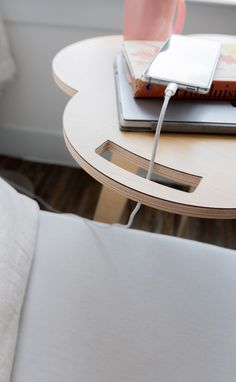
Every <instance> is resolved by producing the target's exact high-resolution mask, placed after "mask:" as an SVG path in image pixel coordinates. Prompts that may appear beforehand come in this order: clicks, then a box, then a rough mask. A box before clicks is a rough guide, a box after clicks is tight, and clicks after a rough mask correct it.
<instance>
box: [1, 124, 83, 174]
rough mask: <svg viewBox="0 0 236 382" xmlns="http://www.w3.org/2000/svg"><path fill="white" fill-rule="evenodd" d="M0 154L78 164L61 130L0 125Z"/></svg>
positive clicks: (68, 164)
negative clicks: (66, 144) (69, 150)
mask: <svg viewBox="0 0 236 382" xmlns="http://www.w3.org/2000/svg"><path fill="white" fill-rule="evenodd" d="M0 154H1V155H8V156H11V157H15V158H21V159H26V160H31V161H35V162H43V163H52V164H60V165H65V166H70V167H71V166H73V167H76V166H78V165H77V164H76V163H75V161H74V159H73V158H72V157H71V155H70V154H69V152H68V150H67V148H66V146H65V143H64V139H63V135H62V132H57V131H47V130H45V129H41V130H40V129H35V128H34V129H28V128H22V127H20V126H0Z"/></svg>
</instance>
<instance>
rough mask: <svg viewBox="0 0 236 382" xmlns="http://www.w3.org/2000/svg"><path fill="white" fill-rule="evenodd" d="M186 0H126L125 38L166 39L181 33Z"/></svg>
mask: <svg viewBox="0 0 236 382" xmlns="http://www.w3.org/2000/svg"><path fill="white" fill-rule="evenodd" d="M185 12H186V8H185V2H184V0H125V7H124V31H123V35H124V40H159V41H163V40H166V39H167V38H168V37H169V36H170V35H171V34H172V33H175V34H178V33H181V31H182V28H183V25H184V20H185Z"/></svg>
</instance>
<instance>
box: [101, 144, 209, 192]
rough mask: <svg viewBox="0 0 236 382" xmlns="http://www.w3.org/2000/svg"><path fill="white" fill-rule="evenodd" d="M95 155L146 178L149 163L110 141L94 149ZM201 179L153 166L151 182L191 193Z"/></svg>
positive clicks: (160, 166)
mask: <svg viewBox="0 0 236 382" xmlns="http://www.w3.org/2000/svg"><path fill="white" fill-rule="evenodd" d="M96 153H97V154H99V155H100V156H102V157H103V158H104V159H106V160H108V161H112V163H113V164H114V165H116V166H119V167H121V168H123V169H125V170H127V171H130V172H132V173H134V174H136V175H139V176H140V177H142V178H145V177H146V174H147V169H148V165H149V161H148V160H147V159H145V158H143V157H141V156H138V155H136V154H134V153H131V152H130V151H128V150H125V149H123V148H122V147H121V146H119V145H117V144H116V143H114V142H112V141H106V142H104V143H103V144H102V145H101V146H99V147H98V148H97V149H96ZM201 179H202V177H200V176H197V175H193V174H189V173H185V172H181V171H178V170H175V169H173V168H170V167H166V166H163V165H160V164H158V163H155V164H154V168H153V173H152V177H151V182H155V183H158V184H162V185H164V186H167V187H170V188H174V189H177V190H180V191H183V192H193V191H194V190H195V189H196V188H197V186H198V185H199V183H200V181H201Z"/></svg>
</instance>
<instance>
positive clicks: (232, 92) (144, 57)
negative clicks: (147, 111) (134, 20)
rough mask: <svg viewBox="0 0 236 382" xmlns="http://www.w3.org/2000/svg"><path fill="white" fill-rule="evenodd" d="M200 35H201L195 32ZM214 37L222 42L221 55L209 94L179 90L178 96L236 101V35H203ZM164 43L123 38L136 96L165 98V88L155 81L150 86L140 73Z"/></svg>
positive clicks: (127, 74) (126, 63)
mask: <svg viewBox="0 0 236 382" xmlns="http://www.w3.org/2000/svg"><path fill="white" fill-rule="evenodd" d="M195 36H198V37H199V35H195ZM201 37H203V38H211V39H212V38H214V39H217V40H219V41H220V42H221V43H222V47H221V55H220V59H219V62H218V65H217V68H216V72H215V76H214V80H213V82H212V86H211V89H210V92H209V93H208V94H199V93H192V92H188V91H186V90H181V89H179V90H178V91H177V92H176V95H175V98H181V99H204V100H205V99H210V100H233V101H236V37H233V36H232V37H229V36H227V37H226V36H220V35H217V36H213V35H201ZM162 44H163V42H159V41H124V42H123V45H122V52H123V59H124V67H125V72H126V76H127V79H128V82H129V84H130V86H131V88H132V93H133V97H135V98H143V97H145V98H146V97H154V98H155V97H163V94H164V92H163V90H164V87H163V86H160V85H158V86H157V85H155V84H152V85H151V86H150V87H148V86H147V84H146V83H145V82H143V81H142V79H141V75H142V73H143V72H144V70H145V68H146V67H147V65H148V63H149V62H150V61H151V60H152V58H153V57H154V56H155V55H156V54H157V53H158V51H159V49H160V47H161V45H162Z"/></svg>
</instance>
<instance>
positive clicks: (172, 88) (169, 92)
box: [124, 82, 178, 228]
mask: <svg viewBox="0 0 236 382" xmlns="http://www.w3.org/2000/svg"><path fill="white" fill-rule="evenodd" d="M177 89H178V85H177V84H175V83H173V82H170V83H169V84H168V86H167V87H166V89H165V98H164V102H163V105H162V108H161V112H160V116H159V118H158V122H157V128H156V132H155V137H154V143H153V148H152V156H151V159H150V162H149V166H148V172H147V176H146V179H147V180H150V179H151V176H152V172H153V167H154V163H155V157H156V153H157V146H158V143H159V140H160V134H161V128H162V124H163V120H164V117H165V113H166V110H167V107H168V103H169V101H170V99H171V97H173V96H174V95H175V93H176V91H177ZM140 207H141V203H139V202H138V203H137V204H136V206H135V208H134V209H133V211H132V212H131V214H130V217H129V221H128V223H127V224H126V225H124V228H130V227H131V225H132V223H133V221H134V218H135V216H136V214H137V213H138V211H139V209H140Z"/></svg>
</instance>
